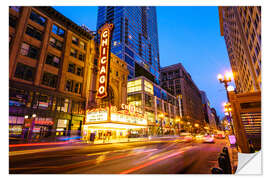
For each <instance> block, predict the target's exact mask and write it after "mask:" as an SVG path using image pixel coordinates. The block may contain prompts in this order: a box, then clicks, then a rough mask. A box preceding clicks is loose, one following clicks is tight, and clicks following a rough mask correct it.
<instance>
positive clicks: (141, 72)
mask: <svg viewBox="0 0 270 180" xmlns="http://www.w3.org/2000/svg"><path fill="white" fill-rule="evenodd" d="M107 22H108V23H113V24H114V30H113V34H112V45H111V52H112V53H114V54H115V55H117V56H118V57H119V58H121V59H123V60H125V61H126V62H127V64H128V70H129V72H130V73H129V76H128V79H132V78H135V77H138V76H145V77H147V78H148V79H150V80H152V81H154V82H156V83H157V84H159V68H160V62H159V48H158V32H157V17H156V8H155V7H147V6H143V7H140V6H135V7H130V6H129V7H125V6H121V7H115V6H114V7H112V6H107V7H104V6H102V7H99V8H98V20H97V29H99V28H100V27H102V25H103V24H105V23H107Z"/></svg>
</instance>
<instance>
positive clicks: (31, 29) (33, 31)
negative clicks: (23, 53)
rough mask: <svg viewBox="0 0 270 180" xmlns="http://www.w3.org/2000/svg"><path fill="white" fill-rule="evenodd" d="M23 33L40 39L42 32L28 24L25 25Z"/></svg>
mask: <svg viewBox="0 0 270 180" xmlns="http://www.w3.org/2000/svg"><path fill="white" fill-rule="evenodd" d="M25 33H26V34H27V35H29V36H31V37H33V38H35V39H37V40H40V41H41V39H42V32H41V31H39V30H37V29H36V28H34V27H32V26H30V25H28V26H27V28H26V31H25Z"/></svg>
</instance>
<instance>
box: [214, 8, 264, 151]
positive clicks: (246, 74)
mask: <svg viewBox="0 0 270 180" xmlns="http://www.w3.org/2000/svg"><path fill="white" fill-rule="evenodd" d="M219 22H220V31H221V36H224V39H225V43H226V46H227V50H228V55H229V59H230V63H231V67H232V71H233V74H234V81H235V85H236V90H235V91H231V92H229V102H230V103H231V107H232V123H233V126H234V129H235V135H236V140H237V143H238V144H239V147H240V151H241V152H244V153H249V151H250V148H249V146H250V144H253V146H254V147H255V149H256V150H260V148H261V7H260V6H245V7H243V6H237V7H236V6H235V7H230V6H228V7H219Z"/></svg>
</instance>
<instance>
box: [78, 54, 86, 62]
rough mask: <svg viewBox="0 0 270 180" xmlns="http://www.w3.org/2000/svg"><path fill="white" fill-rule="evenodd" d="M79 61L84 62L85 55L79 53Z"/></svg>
mask: <svg viewBox="0 0 270 180" xmlns="http://www.w3.org/2000/svg"><path fill="white" fill-rule="evenodd" d="M79 60H81V61H84V60H85V54H83V53H80V54H79Z"/></svg>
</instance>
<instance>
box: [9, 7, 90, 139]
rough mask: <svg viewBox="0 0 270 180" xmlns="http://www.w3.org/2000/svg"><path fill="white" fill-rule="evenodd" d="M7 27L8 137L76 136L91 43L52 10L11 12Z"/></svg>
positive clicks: (85, 99)
mask: <svg viewBox="0 0 270 180" xmlns="http://www.w3.org/2000/svg"><path fill="white" fill-rule="evenodd" d="M9 22H10V23H9V50H10V51H9V55H10V56H9V125H10V135H11V136H24V137H27V136H28V137H29V136H31V138H42V137H53V136H72V135H80V133H81V132H80V131H81V127H82V123H83V120H84V117H85V107H86V104H87V102H88V95H89V87H91V85H90V84H91V81H90V78H89V77H90V75H91V74H92V73H93V68H92V66H93V63H94V58H95V43H94V40H93V37H92V36H91V34H90V33H88V32H87V31H85V30H84V29H83V28H81V27H80V26H78V25H76V24H75V23H74V22H72V21H71V20H69V19H68V18H66V17H65V16H63V15H62V14H60V13H59V12H57V11H56V10H55V9H53V8H52V7H14V6H11V7H10V8H9ZM31 133H32V135H30V134H31Z"/></svg>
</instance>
